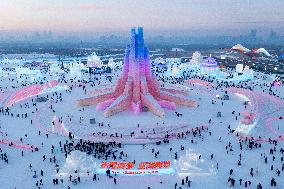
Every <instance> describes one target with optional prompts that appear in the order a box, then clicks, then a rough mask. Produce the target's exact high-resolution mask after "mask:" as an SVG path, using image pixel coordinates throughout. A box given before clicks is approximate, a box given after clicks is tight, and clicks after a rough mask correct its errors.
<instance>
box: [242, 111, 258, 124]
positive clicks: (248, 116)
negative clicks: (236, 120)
mask: <svg viewBox="0 0 284 189" xmlns="http://www.w3.org/2000/svg"><path fill="white" fill-rule="evenodd" d="M242 115H243V117H244V118H243V119H241V122H242V123H243V124H245V125H250V124H252V123H253V120H254V117H255V115H254V114H253V113H250V112H242Z"/></svg>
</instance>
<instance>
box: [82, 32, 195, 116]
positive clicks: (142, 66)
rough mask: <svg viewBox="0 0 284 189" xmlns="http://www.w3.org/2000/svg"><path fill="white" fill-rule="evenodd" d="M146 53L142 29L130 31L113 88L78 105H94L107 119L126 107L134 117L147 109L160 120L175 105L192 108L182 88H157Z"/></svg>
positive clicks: (186, 91)
mask: <svg viewBox="0 0 284 189" xmlns="http://www.w3.org/2000/svg"><path fill="white" fill-rule="evenodd" d="M150 66H151V65H150V58H149V51H148V49H147V48H146V47H145V46H144V38H143V28H141V27H139V28H138V33H136V30H135V28H133V29H132V30H131V44H130V45H128V46H127V48H126V50H125V57H124V65H123V70H122V74H121V76H120V77H119V78H118V81H117V83H116V85H115V86H114V87H110V88H107V89H104V90H98V92H97V93H95V96H93V97H90V98H85V99H81V100H79V101H78V105H79V106H88V105H95V104H97V110H104V116H105V117H109V116H112V115H114V114H116V113H119V112H122V111H124V110H126V109H128V108H130V109H131V110H132V111H133V112H134V113H135V114H138V113H140V112H141V111H142V108H143V107H147V108H148V110H149V111H151V112H152V113H153V114H155V115H157V116H160V117H163V116H164V115H165V112H164V110H163V108H167V109H171V110H174V109H176V105H183V106H190V107H196V105H197V104H196V102H194V101H192V100H189V99H187V98H186V96H187V95H188V90H187V88H185V87H182V86H179V87H178V86H173V85H169V84H168V85H166V86H165V87H163V88H161V87H160V85H159V82H158V81H157V79H156V78H155V77H154V76H153V75H152V73H151V67H150Z"/></svg>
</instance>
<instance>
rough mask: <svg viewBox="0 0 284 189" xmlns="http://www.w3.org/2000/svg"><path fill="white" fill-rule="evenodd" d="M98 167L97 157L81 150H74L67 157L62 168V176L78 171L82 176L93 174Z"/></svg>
mask: <svg viewBox="0 0 284 189" xmlns="http://www.w3.org/2000/svg"><path fill="white" fill-rule="evenodd" d="M97 167H98V164H97V163H96V161H95V159H94V158H93V157H92V156H89V155H87V154H86V153H85V152H81V151H79V150H74V151H72V152H71V153H70V154H69V155H68V156H67V158H66V161H65V164H64V166H63V167H62V169H61V170H60V173H59V175H60V176H69V175H72V174H74V173H77V174H78V175H80V176H84V175H87V174H88V173H89V174H92V173H93V172H94V171H95V169H96V168H97Z"/></svg>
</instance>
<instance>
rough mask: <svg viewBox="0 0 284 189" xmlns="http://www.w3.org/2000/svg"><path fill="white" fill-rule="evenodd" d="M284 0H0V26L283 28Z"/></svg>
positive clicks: (101, 29) (29, 28) (102, 29)
mask: <svg viewBox="0 0 284 189" xmlns="http://www.w3.org/2000/svg"><path fill="white" fill-rule="evenodd" d="M283 7H284V0H92V1H91V0H1V2H0V30H25V31H35V30H40V31H42V30H52V31H59V32H60V31H73V32H91V31H94V32H96V31H97V32H112V31H126V30H129V28H130V27H132V26H138V25H141V26H144V27H145V28H147V29H148V30H150V31H167V30H169V31H193V32H194V31H202V32H205V33H206V32H207V33H209V32H215V33H218V32H226V31H230V32H232V31H238V30H249V29H252V28H256V29H260V30H272V29H273V30H276V31H279V32H280V31H282V30H283V29H284V28H283V27H284V20H283V18H284V11H282V10H281V8H283Z"/></svg>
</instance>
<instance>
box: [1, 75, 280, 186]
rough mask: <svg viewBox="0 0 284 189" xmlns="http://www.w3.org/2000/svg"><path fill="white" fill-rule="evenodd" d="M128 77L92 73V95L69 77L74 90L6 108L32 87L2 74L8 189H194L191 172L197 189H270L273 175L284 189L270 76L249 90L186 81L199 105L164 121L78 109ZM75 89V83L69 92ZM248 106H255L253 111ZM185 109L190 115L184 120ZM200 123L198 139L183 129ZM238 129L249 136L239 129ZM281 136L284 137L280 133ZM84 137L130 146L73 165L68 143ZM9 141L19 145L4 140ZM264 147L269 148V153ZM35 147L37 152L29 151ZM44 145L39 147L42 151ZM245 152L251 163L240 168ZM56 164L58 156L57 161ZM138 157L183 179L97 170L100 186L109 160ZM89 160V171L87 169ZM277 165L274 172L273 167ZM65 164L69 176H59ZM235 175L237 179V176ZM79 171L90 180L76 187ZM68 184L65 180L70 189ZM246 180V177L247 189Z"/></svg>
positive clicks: (3, 146)
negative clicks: (166, 164)
mask: <svg viewBox="0 0 284 189" xmlns="http://www.w3.org/2000/svg"><path fill="white" fill-rule="evenodd" d="M119 74H120V72H119V71H118V72H115V73H113V74H112V76H113V79H112V82H110V81H108V80H107V79H106V77H105V76H104V75H102V76H97V80H96V79H95V78H94V77H93V78H91V79H89V75H87V74H85V75H83V76H82V77H81V78H83V79H84V78H85V81H92V82H88V83H85V84H84V86H85V89H83V84H82V81H75V80H74V81H73V82H72V81H71V78H74V77H75V76H71V75H66V76H67V77H66V78H68V79H66V82H65V81H62V82H60V83H59V85H60V86H64V87H62V88H61V87H58V88H55V90H47V91H49V93H44V94H40V95H38V97H46V98H47V99H48V101H46V102H36V98H37V96H34V97H30V98H26V99H25V100H23V101H20V102H17V103H15V104H13V105H12V106H11V107H9V109H6V110H5V104H6V103H7V101H8V100H9V97H11V96H12V95H13V94H14V92H15V91H17V90H19V89H21V88H24V87H25V86H24V85H25V82H26V81H23V80H21V81H18V80H17V79H16V77H15V76H14V75H8V76H6V77H2V78H1V87H2V88H1V90H2V93H1V94H0V104H1V105H2V106H4V108H3V111H4V113H3V112H1V113H0V124H1V128H0V142H1V143H0V148H1V151H0V155H1V154H3V155H1V156H2V157H0V184H1V185H0V188H1V189H2V188H3V189H11V188H17V189H31V188H39V187H40V188H68V186H69V187H70V188H78V189H79V188H80V189H81V188H82V189H83V188H103V189H104V188H105V189H109V188H121V189H124V188H125V189H126V188H127V189H129V188H137V189H140V188H141V189H147V188H151V189H173V188H175V184H176V183H177V185H176V188H188V184H187V183H185V184H184V185H182V179H184V180H185V179H186V177H187V176H188V179H189V180H190V181H191V188H197V189H202V188H208V189H215V188H229V184H228V178H229V177H231V178H233V179H235V181H236V182H235V188H244V185H245V182H246V181H250V182H251V186H250V188H256V187H257V185H258V184H259V183H261V185H262V186H263V188H271V186H270V182H271V179H272V178H275V180H276V182H277V186H276V188H284V172H283V171H282V170H281V169H282V166H283V163H284V162H283V159H282V160H281V158H283V157H284V154H283V153H281V151H280V149H283V148H284V145H283V140H284V138H282V137H283V136H284V129H283V124H284V119H279V117H281V116H283V118H284V110H283V109H284V108H283V102H282V98H283V92H284V87H283V86H282V87H278V88H276V87H275V88H271V92H272V93H274V94H275V95H276V96H279V98H278V97H276V96H273V95H269V94H268V93H269V87H267V86H266V84H267V83H268V82H267V81H265V80H264V79H263V75H261V74H257V77H258V78H257V79H256V80H255V81H250V82H247V83H245V84H242V85H243V86H245V85H247V86H251V87H252V91H250V90H248V89H239V88H236V87H234V86H228V87H221V86H218V83H217V82H215V81H214V82H210V84H212V86H211V85H210V87H209V86H202V85H200V84H198V83H197V82H191V84H188V83H187V84H186V83H183V82H182V84H184V85H187V86H188V87H189V94H190V95H189V97H188V98H190V99H193V100H195V101H197V103H198V107H197V108H187V107H178V108H177V110H175V111H172V110H166V111H165V112H166V116H165V118H160V117H156V116H155V115H153V114H152V113H149V112H142V113H140V115H134V114H133V113H132V112H131V111H125V112H122V113H119V114H117V115H114V116H112V117H110V118H104V116H103V113H102V112H101V111H96V107H95V106H88V107H84V108H82V107H78V106H77V105H76V101H77V100H79V99H82V98H85V97H90V96H92V91H93V90H94V89H96V88H99V87H101V86H102V85H105V86H109V85H113V84H115V81H116V79H117V76H118V75H119ZM44 76H45V80H43V83H46V82H47V81H50V80H52V79H53V78H58V76H57V75H55V74H52V73H50V74H45V75H44ZM188 79H191V78H188ZM195 79H197V80H198V79H199V78H195ZM171 81H175V80H174V79H173V80H171ZM189 83H190V82H189ZM200 83H201V82H200ZM12 86H14V87H12ZM66 86H69V89H67V88H66ZM217 86H218V87H217ZM225 91H227V92H228V95H229V100H223V99H222V97H223V95H224V94H225ZM216 95H218V96H219V98H217V97H216ZM247 100H248V101H249V104H248V105H244V103H245V101H247ZM244 110H245V111H248V112H251V113H254V114H255V118H254V123H253V124H251V125H242V124H241V119H242V118H243V117H242V115H241V114H242V112H243V111H244ZM8 112H9V114H8ZM218 112H221V117H218V116H217V113H218ZM178 113H179V114H182V116H177V115H178ZM17 114H19V116H17ZM25 114H26V116H25ZM12 115H13V116H12ZM25 117H26V118H25ZM93 118H95V120H96V123H95V124H90V119H93ZM56 119H58V121H56ZM209 120H210V121H209ZM52 122H53V123H52ZM101 123H103V126H102V125H101ZM241 125H242V127H241ZM202 126H204V127H202ZM196 127H198V128H199V130H198V131H197V132H196V133H195V134H194V135H193V133H192V132H191V133H189V134H188V135H181V133H182V132H184V133H186V131H192V129H195V128H196ZM246 127H248V128H249V129H248V128H246ZM201 128H203V130H202V129H201ZM207 128H208V129H207ZM237 128H238V131H239V133H236V132H234V130H236V129H237ZM240 128H243V130H242V129H240ZM39 131H40V133H39ZM199 131H200V134H199ZM68 132H71V133H73V135H74V136H75V139H74V140H73V139H72V140H71V139H69V137H68ZM102 133H105V134H102ZM131 133H133V134H131ZM178 133H179V134H178ZM46 134H47V135H46ZM111 134H112V136H111ZM166 134H172V137H170V139H169V143H165V142H163V139H164V136H165V135H166ZM66 135H67V136H66ZM281 135H282V137H279V136H281ZM147 136H148V137H147ZM246 136H247V137H248V138H251V137H253V138H254V140H251V141H254V144H256V143H257V147H255V146H253V147H252V148H249V147H248V144H249V142H248V141H247V142H245V137H246ZM259 136H260V138H259ZM269 138H270V139H272V140H273V139H274V140H277V141H278V142H277V145H275V143H274V144H272V142H269ZM80 139H83V140H91V141H95V142H100V141H104V142H105V141H116V142H117V143H122V146H121V147H118V146H115V147H114V148H113V149H112V151H111V153H110V154H108V155H107V160H105V157H100V158H99V157H98V156H96V157H95V156H94V154H90V155H85V154H82V153H80V152H75V153H73V155H72V157H71V156H69V157H68V158H67V159H68V160H67V162H66V156H65V152H64V149H62V148H63V144H65V143H66V141H67V143H71V142H73V143H74V144H76V143H80ZM241 140H242V141H241ZM5 141H6V142H7V141H8V143H9V142H13V144H18V145H7V144H2V143H5ZM60 141H61V142H60ZM158 141H162V142H161V144H159V145H158V144H157V143H156V142H158ZM240 141H241V142H240ZM258 144H261V147H259V145H258ZM240 145H241V146H242V148H240ZM31 146H32V149H29V147H31ZM60 146H61V147H60ZM35 147H37V148H38V151H35V149H34V148H35ZM61 149H62V150H61ZM270 149H273V150H272V151H273V154H270V153H271V152H270ZM22 152H23V156H22ZM112 152H113V153H112ZM4 153H6V155H7V157H8V163H6V162H5V161H4V160H2V159H4V158H3V156H4ZM120 153H122V154H123V155H120ZM71 154H72V153H71ZM74 154H75V155H74ZM76 154H77V155H76ZM126 154H127V155H126ZM212 154H213V155H212ZM240 154H241V155H240ZM69 155H70V154H69ZM211 155H212V156H211ZM77 156H78V157H77ZM114 156H115V157H116V159H115V160H114ZM240 156H241V161H240V162H241V165H238V160H240ZM44 157H45V158H46V160H44ZM76 157H77V158H78V160H76ZM119 157H121V158H119ZM265 157H267V161H268V162H267V163H265ZM273 157H275V159H274V158H273ZM50 158H51V160H50ZM53 158H55V159H56V160H55V161H54V159H53ZM90 158H92V161H91V160H90ZM70 159H71V160H73V159H75V160H73V161H74V162H73V164H72V161H71V163H70V162H69V164H68V161H70ZM86 159H87V160H86ZM273 159H274V160H273ZM43 160H44V161H43ZM134 160H135V162H136V163H135V164H138V163H139V162H150V161H155V162H156V161H170V163H171V168H172V169H173V170H174V173H172V174H160V175H147V176H143V175H136V176H133V175H132V176H121V175H116V176H114V175H113V176H114V177H115V178H116V182H117V183H116V184H115V183H114V178H109V177H108V176H106V174H97V180H95V181H93V175H94V174H96V168H98V167H99V165H101V163H102V162H103V161H107V162H111V161H118V162H124V161H125V162H133V161H134ZM76 161H77V162H76ZM86 162H87V163H86ZM30 164H31V165H32V166H31V167H30ZM80 164H82V166H78V165H80ZM83 165H84V168H82V167H83ZM272 165H273V170H271V169H272V167H271V166H272ZM72 166H74V167H77V168H78V169H79V170H78V172H77V173H74V170H72ZM57 167H58V168H59V169H58V170H59V173H57V171H56V170H57ZM251 168H253V171H252V173H253V177H252V176H251V175H250V172H251ZM74 169H75V170H76V168H74ZM88 169H90V171H91V172H90V173H89V176H88V175H87V174H86V170H88ZM231 169H232V170H233V173H232V175H230V170H231ZM283 169H284V167H283ZM41 170H42V171H43V176H41ZM277 170H280V172H281V173H280V175H279V176H277V174H276V171H277ZM82 171H85V172H84V173H83V172H82ZM60 173H61V174H60ZM63 173H64V174H63ZM34 175H36V178H34ZM70 175H72V179H71V180H74V179H76V180H78V179H77V178H76V177H77V176H79V175H80V183H78V184H76V185H75V184H74V182H71V181H69V176H70ZM55 178H59V184H58V185H54V184H53V182H52V181H53V179H55ZM60 179H63V183H62V182H61V181H60ZM239 179H242V182H241V186H240V181H239ZM40 180H42V185H40ZM37 182H38V186H36V183H37Z"/></svg>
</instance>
